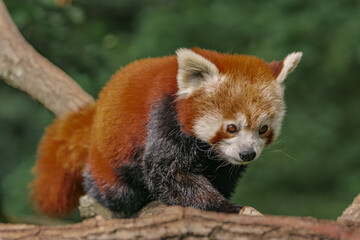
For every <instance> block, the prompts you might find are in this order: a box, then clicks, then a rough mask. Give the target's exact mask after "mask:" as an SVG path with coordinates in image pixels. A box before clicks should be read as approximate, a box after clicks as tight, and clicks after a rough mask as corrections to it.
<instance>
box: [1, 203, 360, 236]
mask: <svg viewBox="0 0 360 240" xmlns="http://www.w3.org/2000/svg"><path fill="white" fill-rule="evenodd" d="M0 238H2V239H7V240H10V239H347V240H352V239H354V240H355V239H359V238H360V223H355V222H346V223H345V222H341V223H339V222H335V221H328V220H317V219H313V218H294V217H272V216H267V217H249V216H237V215H233V214H223V213H214V212H203V211H200V210H197V209H193V208H182V207H179V206H172V207H167V208H166V209H165V211H163V212H161V213H160V214H158V215H155V216H153V217H149V218H131V219H112V220H106V219H104V218H102V217H96V218H92V219H90V220H85V221H83V222H82V223H78V224H73V225H64V226H57V227H40V226H34V225H6V224H0Z"/></svg>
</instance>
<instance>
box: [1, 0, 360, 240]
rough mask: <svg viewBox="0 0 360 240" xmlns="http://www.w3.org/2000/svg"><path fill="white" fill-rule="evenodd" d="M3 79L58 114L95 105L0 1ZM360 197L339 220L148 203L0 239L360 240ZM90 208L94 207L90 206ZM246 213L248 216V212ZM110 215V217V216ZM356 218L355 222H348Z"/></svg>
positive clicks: (18, 230) (21, 228) (7, 231)
mask: <svg viewBox="0 0 360 240" xmlns="http://www.w3.org/2000/svg"><path fill="white" fill-rule="evenodd" d="M0 78H2V79H4V80H5V81H6V82H7V83H8V84H10V85H12V86H14V87H16V88H19V89H21V90H23V91H25V92H27V93H29V94H30V95H31V96H33V97H34V98H35V99H37V100H38V101H39V102H41V103H42V104H44V106H45V107H46V108H48V109H49V110H51V111H52V112H54V113H55V115H57V116H61V115H63V114H65V113H66V112H69V111H73V110H76V109H77V108H78V107H80V106H82V105H83V104H86V103H89V102H93V101H94V100H93V98H92V97H91V96H89V95H88V94H87V93H86V92H84V91H83V90H82V89H81V88H80V87H79V86H78V85H77V84H76V83H75V81H73V80H72V79H71V78H70V77H69V76H68V75H67V74H65V73H64V72H63V71H62V70H60V69H59V68H57V67H56V66H54V65H53V64H52V63H50V62H49V61H48V60H46V59H45V58H44V57H42V56H41V55H40V54H38V53H37V52H36V51H35V50H34V49H33V48H32V47H31V46H30V45H29V44H28V43H27V42H26V41H25V40H24V38H23V37H22V36H21V34H20V33H19V31H18V30H17V28H16V27H15V25H14V24H13V22H12V21H11V19H10V17H9V14H8V12H7V10H6V8H5V5H4V3H3V1H2V0H0ZM359 202H360V195H359V196H358V197H357V198H356V199H355V200H354V203H353V204H352V205H351V206H350V207H349V208H348V209H347V210H346V211H345V212H344V214H343V216H342V217H341V218H339V221H338V222H335V221H328V220H317V219H314V218H302V217H273V216H264V217H250V216H238V215H235V214H224V213H214V212H204V211H200V210H197V209H193V208H182V207H179V206H172V207H168V206H164V205H161V204H160V205H159V204H158V205H156V204H154V203H152V204H153V205H148V206H147V207H146V208H144V209H143V210H142V211H141V212H140V213H139V216H138V217H137V218H130V219H111V220H106V219H105V218H103V217H99V216H98V217H95V218H92V219H89V220H85V221H83V222H82V223H78V224H73V225H64V226H56V227H53V226H52V227H47V226H35V225H25V224H19V225H15V224H0V239H1V240H3V239H4V240H5V239H132V238H137V239H165V238H166V239H200V238H201V239H205V238H209V239H350V240H351V239H360V222H355V221H359V215H360V207H359ZM90 207H91V206H90ZM245 213H246V212H245ZM109 214H110V217H112V216H111V214H112V213H109ZM348 220H352V221H348Z"/></svg>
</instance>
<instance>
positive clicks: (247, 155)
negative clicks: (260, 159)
mask: <svg viewBox="0 0 360 240" xmlns="http://www.w3.org/2000/svg"><path fill="white" fill-rule="evenodd" d="M239 155H240V158H241V159H242V160H244V161H245V162H249V161H251V160H253V159H254V158H255V156H256V152H255V151H243V152H241V153H240V154H239Z"/></svg>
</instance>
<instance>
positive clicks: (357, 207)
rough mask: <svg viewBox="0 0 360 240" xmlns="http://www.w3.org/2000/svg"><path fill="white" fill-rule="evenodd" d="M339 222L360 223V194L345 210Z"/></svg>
mask: <svg viewBox="0 0 360 240" xmlns="http://www.w3.org/2000/svg"><path fill="white" fill-rule="evenodd" d="M338 221H356V222H360V194H359V195H358V196H357V197H356V198H355V199H354V201H353V203H352V204H351V205H350V206H349V207H348V208H346V209H345V210H344V212H343V213H342V215H341V216H340V217H339V218H338Z"/></svg>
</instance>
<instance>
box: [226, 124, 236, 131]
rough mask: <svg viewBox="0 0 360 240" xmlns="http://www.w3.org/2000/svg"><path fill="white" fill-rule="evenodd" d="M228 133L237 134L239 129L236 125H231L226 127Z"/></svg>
mask: <svg viewBox="0 0 360 240" xmlns="http://www.w3.org/2000/svg"><path fill="white" fill-rule="evenodd" d="M226 131H228V132H229V133H235V132H236V131H237V127H236V125H235V124H229V125H227V126H226Z"/></svg>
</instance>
